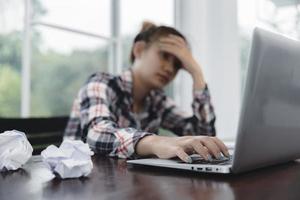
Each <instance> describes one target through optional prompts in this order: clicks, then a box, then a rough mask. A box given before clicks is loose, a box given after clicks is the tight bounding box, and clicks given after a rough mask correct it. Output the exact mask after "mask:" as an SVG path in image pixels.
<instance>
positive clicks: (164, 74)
mask: <svg viewBox="0 0 300 200" xmlns="http://www.w3.org/2000/svg"><path fill="white" fill-rule="evenodd" d="M139 61H140V64H141V65H140V66H141V70H140V75H141V76H142V77H141V78H142V79H143V81H144V82H145V83H146V84H147V85H148V86H149V87H150V88H152V89H162V88H163V87H165V86H166V85H167V84H168V83H170V82H171V81H172V80H173V79H174V77H175V76H176V74H177V72H178V70H179V67H178V66H179V65H178V62H179V61H178V59H177V58H176V57H175V56H173V55H171V54H168V53H166V52H162V51H160V49H159V46H158V44H157V43H155V42H154V43H152V44H151V45H150V46H149V47H148V48H145V49H144V51H143V52H142V54H141V57H140V60H139Z"/></svg>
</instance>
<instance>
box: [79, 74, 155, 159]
mask: <svg viewBox="0 0 300 200" xmlns="http://www.w3.org/2000/svg"><path fill="white" fill-rule="evenodd" d="M111 91H112V88H110V87H109V86H108V81H107V80H105V79H101V81H91V82H89V83H88V84H87V85H86V86H85V87H84V88H82V91H81V94H80V97H81V99H80V119H81V123H82V125H81V126H82V128H83V131H84V130H86V132H87V135H86V138H83V140H86V142H87V143H88V144H89V146H90V147H91V148H92V149H93V150H94V151H95V153H98V154H104V155H109V156H114V157H119V158H130V157H135V156H136V154H135V146H136V144H137V143H138V141H139V140H140V139H141V138H143V137H145V136H147V135H151V133H148V132H143V131H139V130H136V129H134V128H120V127H118V124H117V123H116V119H117V117H116V116H115V114H114V113H113V112H111V110H110V108H111V107H112V106H116V105H113V103H112V102H113V101H112V100H111V99H112V96H111V95H112V94H113V92H111ZM84 132H85V131H84Z"/></svg>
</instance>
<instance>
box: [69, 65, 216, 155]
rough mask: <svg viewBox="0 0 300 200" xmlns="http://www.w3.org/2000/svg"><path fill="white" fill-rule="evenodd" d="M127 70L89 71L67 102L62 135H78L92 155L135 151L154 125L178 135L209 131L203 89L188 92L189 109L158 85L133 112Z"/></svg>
mask: <svg viewBox="0 0 300 200" xmlns="http://www.w3.org/2000/svg"><path fill="white" fill-rule="evenodd" d="M132 88H133V83H132V71H131V70H127V71H125V72H124V73H123V74H122V75H121V76H113V75H110V74H107V73H101V72H98V73H95V74H93V75H91V76H90V78H89V79H88V81H87V82H86V84H85V85H84V86H83V87H82V88H81V89H80V91H79V93H78V95H77V97H76V99H75V100H74V103H73V108H72V111H71V115H70V119H69V122H68V124H67V127H66V130H65V138H69V139H81V140H83V141H84V142H87V143H88V144H89V145H90V147H91V148H92V149H93V151H95V153H98V154H105V155H109V156H117V157H119V158H129V157H134V156H136V154H135V146H136V144H137V143H138V141H139V140H140V139H141V138H143V137H145V136H147V135H152V134H157V133H158V130H159V128H160V127H161V128H164V129H168V130H170V131H172V132H173V133H175V134H176V135H178V136H183V135H211V136H214V135H215V128H214V122H215V114H214V111H213V107H212V105H211V103H210V95H209V90H208V88H207V87H206V88H205V89H204V90H195V91H194V100H193V103H192V108H193V114H192V115H189V114H187V113H185V112H183V111H182V110H180V109H179V108H178V107H177V106H176V105H175V103H174V101H173V100H172V99H171V98H169V97H167V96H166V95H165V94H164V92H163V91H161V90H152V91H151V92H150V93H149V95H148V96H147V97H146V98H145V102H144V111H142V113H139V114H135V113H134V112H133V110H132V108H133V94H132Z"/></svg>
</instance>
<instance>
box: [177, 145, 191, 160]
mask: <svg viewBox="0 0 300 200" xmlns="http://www.w3.org/2000/svg"><path fill="white" fill-rule="evenodd" d="M175 154H176V156H178V158H180V159H181V160H182V161H184V162H186V163H192V159H191V157H190V156H189V155H188V154H187V153H186V152H185V151H184V150H183V148H180V147H178V148H177V150H176V152H175Z"/></svg>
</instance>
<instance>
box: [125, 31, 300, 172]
mask: <svg viewBox="0 0 300 200" xmlns="http://www.w3.org/2000/svg"><path fill="white" fill-rule="evenodd" d="M237 130H238V133H237V138H236V141H235V147H234V150H233V156H231V157H230V158H225V157H223V158H222V159H218V160H216V159H213V160H212V161H211V162H207V161H204V160H203V159H202V158H201V156H200V155H191V157H192V160H193V162H192V163H191V164H189V163H184V162H182V161H180V160H179V159H159V158H147V159H137V160H128V161H127V162H128V163H130V164H134V165H149V166H157V167H167V168H176V169H184V170H191V171H195V172H205V173H206V172H208V173H223V174H228V173H241V172H246V171H250V170H254V169H257V168H262V167H266V166H271V165H275V164H279V163H284V162H288V161H292V160H296V159H297V158H300V42H299V41H295V40H292V39H289V38H286V37H284V36H282V35H279V34H276V33H272V32H269V31H266V30H263V29H260V28H255V30H254V32H253V40H252V48H251V54H250V61H249V67H248V73H247V79H246V85H245V91H244V97H243V102H242V107H241V112H240V118H239V124H238V129H237Z"/></svg>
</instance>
